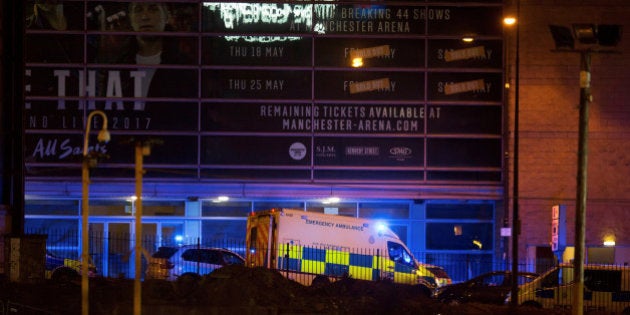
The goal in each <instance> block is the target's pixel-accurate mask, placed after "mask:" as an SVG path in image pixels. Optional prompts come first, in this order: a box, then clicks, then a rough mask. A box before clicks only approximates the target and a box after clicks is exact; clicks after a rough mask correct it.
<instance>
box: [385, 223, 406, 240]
mask: <svg viewBox="0 0 630 315" xmlns="http://www.w3.org/2000/svg"><path fill="white" fill-rule="evenodd" d="M389 228H390V229H391V230H392V231H394V233H396V235H398V237H399V238H400V240H401V241H402V242H403V243H405V244H406V243H407V226H406V225H389Z"/></svg>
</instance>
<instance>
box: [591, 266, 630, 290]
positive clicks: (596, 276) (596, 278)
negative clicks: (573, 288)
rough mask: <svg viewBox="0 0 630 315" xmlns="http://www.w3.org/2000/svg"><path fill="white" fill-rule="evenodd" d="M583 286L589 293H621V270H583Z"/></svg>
mask: <svg viewBox="0 0 630 315" xmlns="http://www.w3.org/2000/svg"><path fill="white" fill-rule="evenodd" d="M584 286H585V287H586V288H587V289H589V290H591V291H600V292H619V291H621V270H591V269H586V270H584Z"/></svg>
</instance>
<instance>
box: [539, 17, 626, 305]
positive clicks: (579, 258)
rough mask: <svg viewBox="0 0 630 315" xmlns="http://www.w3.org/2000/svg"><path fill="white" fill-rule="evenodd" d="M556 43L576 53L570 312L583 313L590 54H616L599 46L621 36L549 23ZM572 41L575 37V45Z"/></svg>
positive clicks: (610, 30) (617, 29)
mask: <svg viewBox="0 0 630 315" xmlns="http://www.w3.org/2000/svg"><path fill="white" fill-rule="evenodd" d="M549 30H550V31H551V35H552V37H553V39H554V42H555V44H556V50H554V52H573V53H579V54H580V113H579V124H578V128H579V130H578V152H577V157H578V159H577V187H576V200H575V243H574V247H575V253H574V256H573V265H574V266H573V279H574V282H575V286H574V289H573V306H572V311H573V314H574V315H582V314H583V312H584V256H585V255H584V252H585V248H586V237H585V234H586V198H587V180H586V177H587V167H588V114H589V112H588V107H589V104H590V102H591V101H592V100H593V97H592V95H591V55H592V54H593V53H617V52H616V51H612V50H603V49H601V47H600V46H614V45H616V44H617V43H618V42H619V40H620V39H621V26H620V25H595V24H573V31H572V32H571V29H569V28H568V27H566V26H558V25H549ZM575 40H577V45H576V42H575Z"/></svg>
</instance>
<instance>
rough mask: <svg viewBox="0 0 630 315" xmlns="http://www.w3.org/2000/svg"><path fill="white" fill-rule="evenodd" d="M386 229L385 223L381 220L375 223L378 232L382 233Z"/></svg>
mask: <svg viewBox="0 0 630 315" xmlns="http://www.w3.org/2000/svg"><path fill="white" fill-rule="evenodd" d="M385 230H387V225H386V224H385V223H383V222H378V223H376V231H377V232H379V233H383V232H385Z"/></svg>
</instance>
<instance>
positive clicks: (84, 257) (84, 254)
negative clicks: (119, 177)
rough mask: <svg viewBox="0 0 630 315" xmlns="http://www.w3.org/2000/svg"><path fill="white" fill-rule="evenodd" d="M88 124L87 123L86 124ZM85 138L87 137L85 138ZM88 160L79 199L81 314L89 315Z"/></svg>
mask: <svg viewBox="0 0 630 315" xmlns="http://www.w3.org/2000/svg"><path fill="white" fill-rule="evenodd" d="M88 124H89V122H88ZM86 137H87V136H86ZM89 163H90V161H89V158H88V157H87V155H84V156H83V164H82V166H81V175H82V176H81V179H82V193H83V198H82V199H81V200H82V202H81V214H82V215H81V314H83V315H89V310H90V309H89V282H88V270H89V268H88V267H89V259H90V253H89V240H88V236H89V233H88V231H89V226H88V216H89V203H90V202H89V200H88V195H89V193H88V192H89V185H90V169H89Z"/></svg>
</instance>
